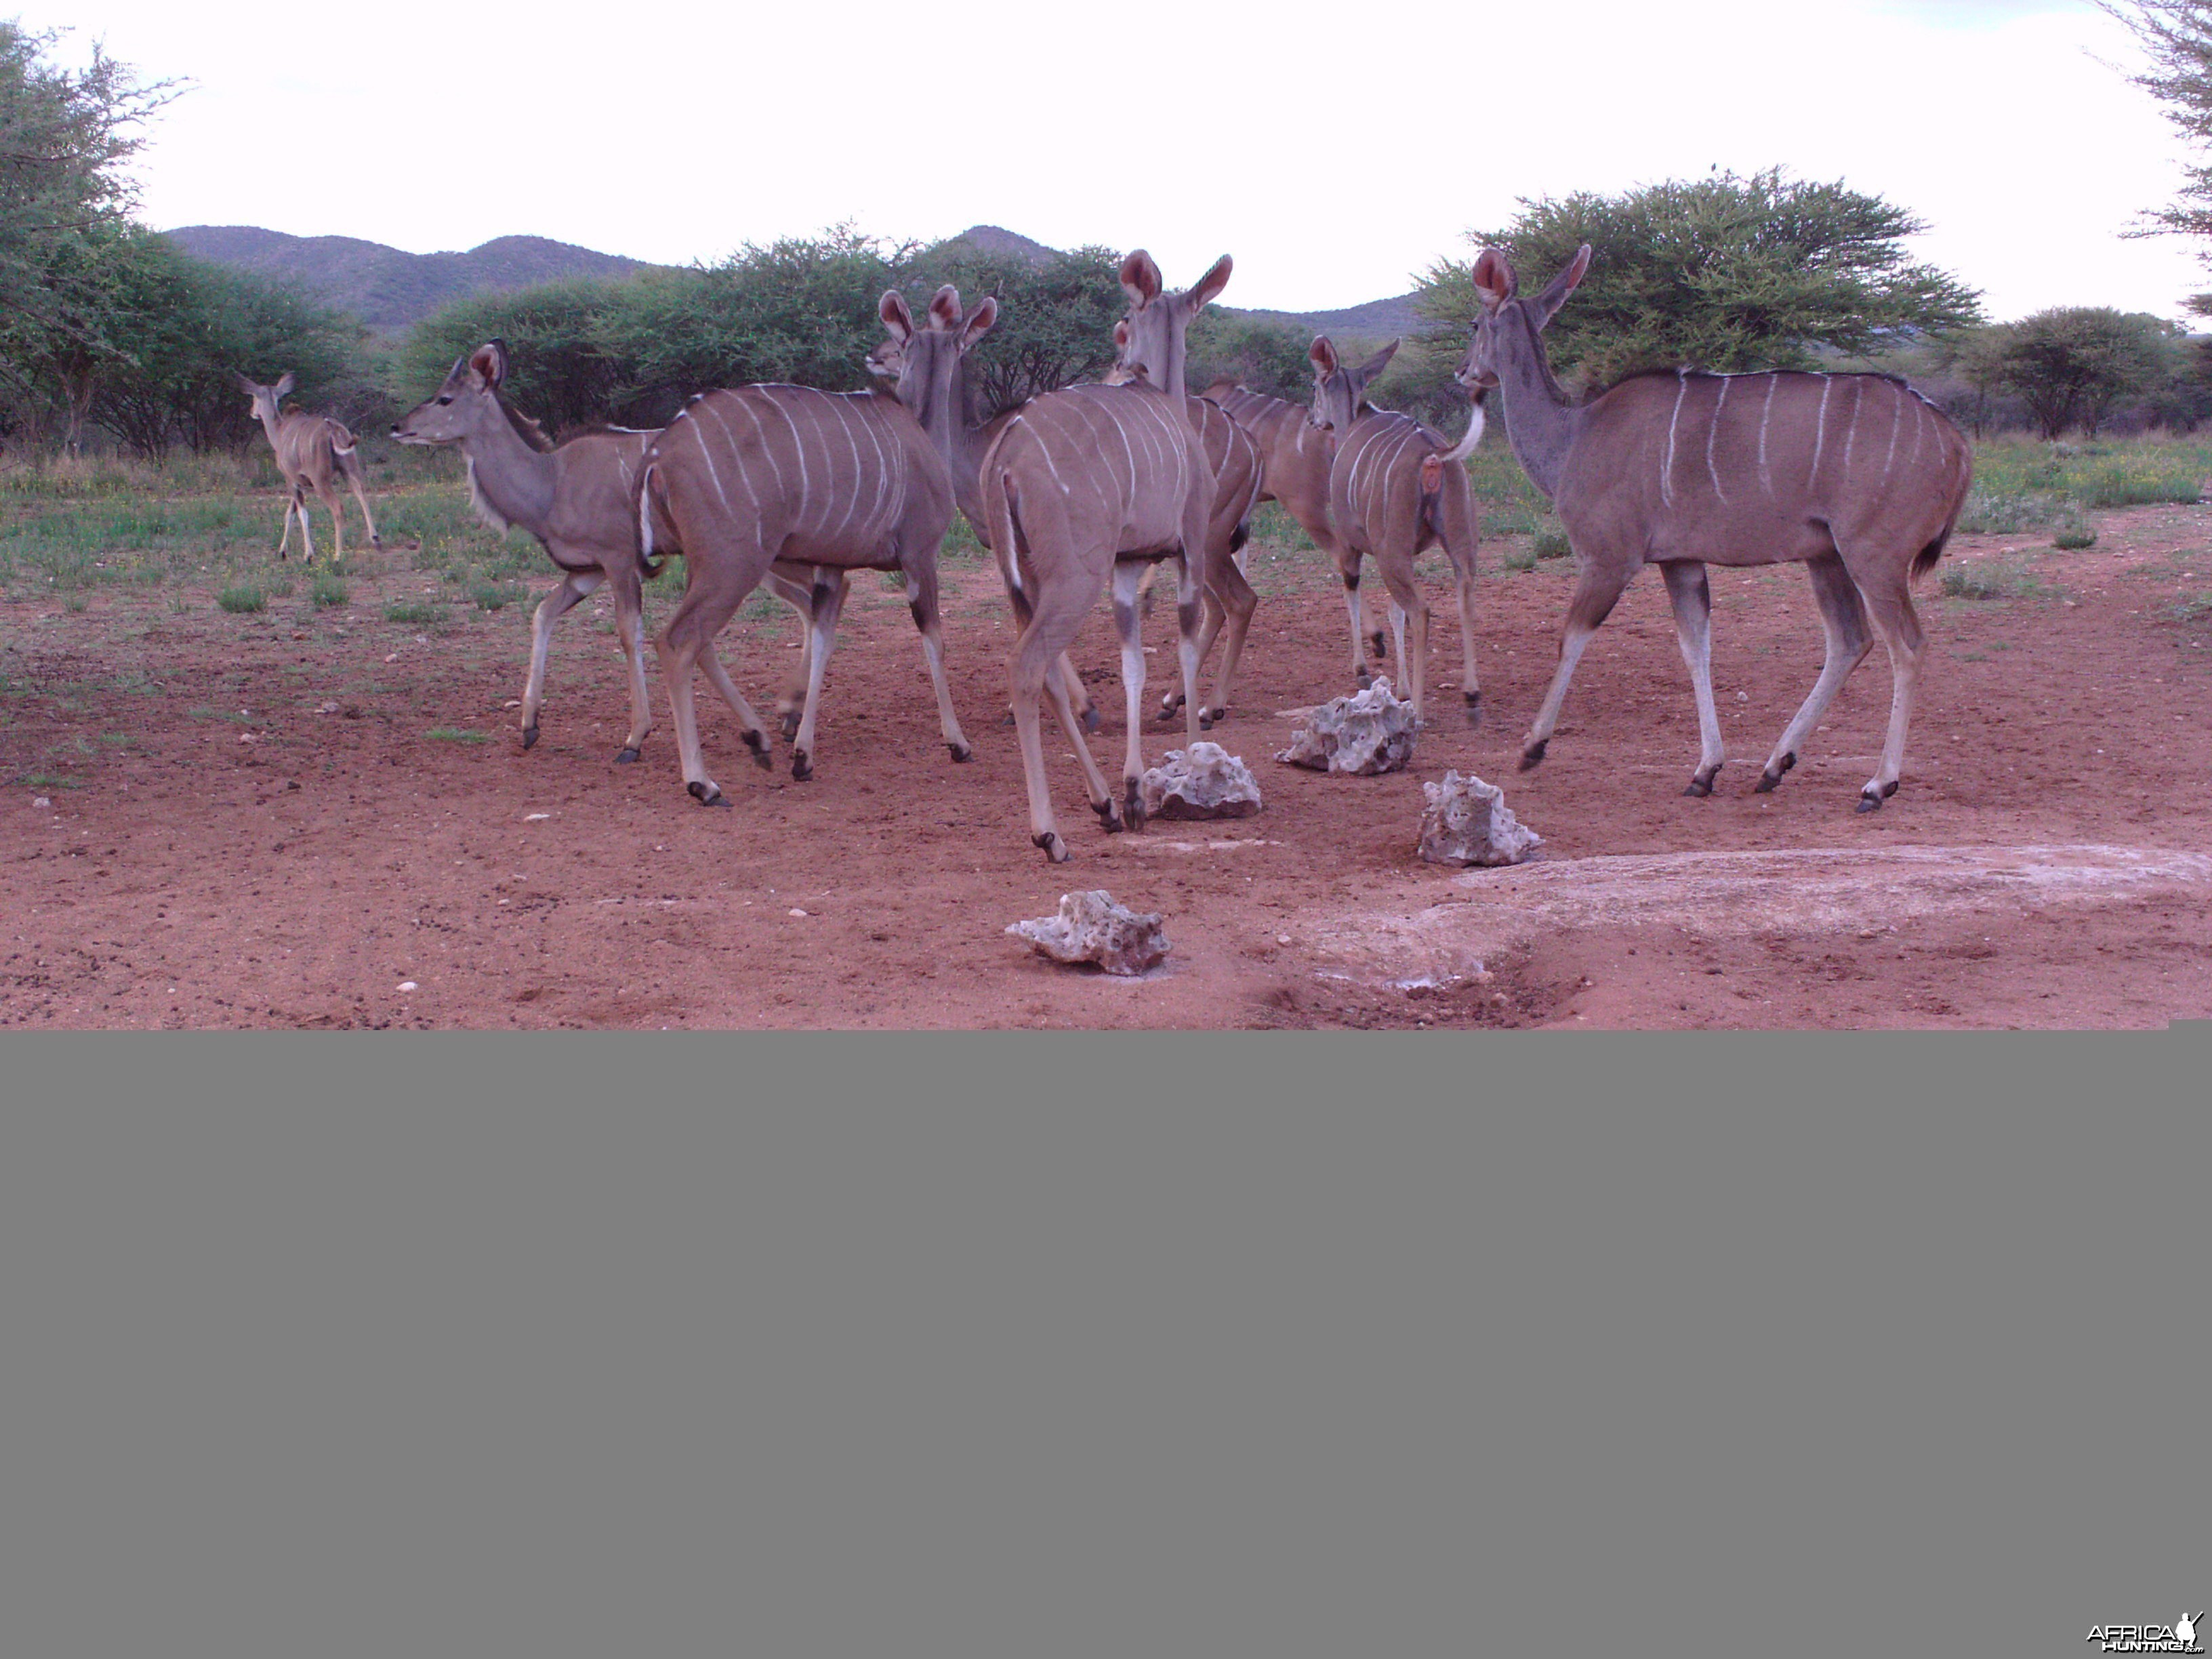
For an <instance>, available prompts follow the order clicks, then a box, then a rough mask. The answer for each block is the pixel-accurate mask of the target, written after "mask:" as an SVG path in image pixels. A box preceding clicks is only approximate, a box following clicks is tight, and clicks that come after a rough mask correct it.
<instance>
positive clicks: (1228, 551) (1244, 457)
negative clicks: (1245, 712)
mask: <svg viewBox="0 0 2212 1659" xmlns="http://www.w3.org/2000/svg"><path fill="white" fill-rule="evenodd" d="M1173 302H1174V301H1173V299H1172V298H1171V297H1170V298H1166V299H1157V300H1155V301H1153V302H1152V304H1153V306H1154V307H1155V308H1157V307H1160V306H1164V305H1170V304H1172V303H1173ZM1134 315H1135V313H1131V315H1130V316H1129V317H1125V318H1123V319H1121V321H1120V322H1118V323H1116V324H1115V325H1114V350H1115V360H1114V366H1113V368H1111V369H1109V371H1108V372H1107V374H1106V384H1107V385H1108V386H1127V385H1131V384H1133V383H1136V382H1139V381H1142V380H1144V379H1145V377H1146V371H1145V369H1144V368H1143V367H1142V366H1141V363H1140V362H1139V359H1138V357H1137V356H1136V355H1135V354H1134V353H1133V349H1132V344H1131V343H1132V341H1133V340H1134V338H1135V332H1134V330H1133V327H1132V326H1131V325H1132V322H1133V319H1134ZM1183 403H1184V409H1185V412H1186V413H1187V414H1188V416H1189V417H1190V423H1191V424H1192V425H1193V426H1194V427H1196V428H1198V435H1199V441H1200V443H1202V444H1204V445H1205V446H1206V465H1207V466H1208V467H1209V468H1211V469H1212V473H1213V498H1212V505H1211V507H1209V508H1208V511H1207V514H1206V596H1205V604H1206V614H1205V619H1204V623H1203V626H1202V627H1201V628H1200V632H1199V636H1198V661H1199V667H1200V670H1201V671H1203V670H1204V668H1205V665H1206V658H1207V656H1208V655H1209V654H1210V653H1212V650H1213V642H1214V641H1215V639H1216V638H1217V637H1218V636H1219V635H1220V634H1221V632H1222V629H1223V628H1224V627H1225V626H1226V628H1227V629H1228V635H1229V637H1228V640H1227V642H1226V643H1225V645H1224V646H1223V647H1222V656H1221V671H1220V674H1219V676H1218V678H1216V679H1215V681H1214V684H1213V698H1212V702H1208V703H1206V704H1205V705H1204V706H1203V707H1201V708H1200V709H1199V711H1198V723H1199V726H1200V727H1201V728H1204V729H1210V728H1211V727H1212V725H1213V723H1214V721H1216V720H1219V719H1220V718H1221V717H1222V716H1223V715H1225V714H1227V713H1228V712H1229V688H1230V685H1231V683H1232V682H1233V681H1234V680H1235V678H1236V677H1237V659H1238V658H1239V657H1241V656H1243V653H1244V639H1245V635H1247V634H1248V633H1249V631H1250V629H1251V626H1252V613H1253V611H1255V610H1256V609H1258V607H1259V603H1260V600H1259V596H1258V594H1256V593H1255V592H1253V589H1252V584H1251V582H1250V581H1249V580H1248V579H1247V578H1246V576H1245V574H1244V562H1243V552H1244V545H1245V544H1246V543H1247V542H1248V541H1249V540H1250V539H1251V535H1252V511H1253V509H1254V508H1255V507H1257V506H1259V504H1260V451H1259V448H1258V447H1257V446H1256V445H1255V444H1254V442H1253V441H1252V436H1251V435H1250V434H1249V433H1248V432H1246V431H1245V430H1244V428H1243V427H1241V426H1239V425H1237V422H1235V421H1233V420H1231V418H1230V417H1229V416H1228V415H1227V413H1226V412H1225V411H1224V410H1223V409H1222V408H1221V406H1220V405H1219V404H1215V403H1211V402H1209V401H1207V400H1206V398H1200V397H1196V396H1186V397H1185V398H1184V400H1183ZM1159 573H1160V567H1159V566H1158V565H1157V564H1154V565H1150V566H1148V567H1146V570H1145V574H1144V576H1143V578H1142V579H1141V580H1139V583H1138V594H1139V598H1141V599H1146V602H1147V603H1149V602H1150V595H1151V592H1152V583H1153V581H1154V580H1155V579H1156V578H1157V577H1158V575H1159ZM1182 702H1183V697H1182V692H1180V691H1170V692H1168V693H1167V694H1166V695H1165V696H1163V697H1162V698H1161V699H1160V718H1161V719H1162V720H1173V719H1174V718H1175V713H1176V709H1178V708H1182Z"/></svg>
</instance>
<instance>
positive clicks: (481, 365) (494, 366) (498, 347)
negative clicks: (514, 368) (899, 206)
mask: <svg viewBox="0 0 2212 1659" xmlns="http://www.w3.org/2000/svg"><path fill="white" fill-rule="evenodd" d="M469 367H470V368H473V369H474V370H476V372H477V374H481V375H482V376H483V383H484V384H485V385H486V386H489V387H490V388H491V389H492V390H493V391H495V392H496V391H498V390H499V388H500V387H501V386H504V385H505V384H506V383H507V342H506V341H504V340H486V341H485V342H484V343H483V344H482V345H480V346H478V347H477V349H475V350H474V351H471V353H469Z"/></svg>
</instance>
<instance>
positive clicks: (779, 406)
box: [768, 397, 814, 530]
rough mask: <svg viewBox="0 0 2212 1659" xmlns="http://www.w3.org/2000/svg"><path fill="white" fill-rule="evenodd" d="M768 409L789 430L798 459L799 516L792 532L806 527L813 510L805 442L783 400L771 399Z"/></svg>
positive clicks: (793, 524) (811, 484) (794, 521)
mask: <svg viewBox="0 0 2212 1659" xmlns="http://www.w3.org/2000/svg"><path fill="white" fill-rule="evenodd" d="M768 401H769V408H771V409H773V410H775V412H776V413H777V414H779V415H781V416H783V423H784V424H785V425H786V426H787V427H789V428H791V447H792V453H794V454H795V455H797V456H798V457H799V516H798V517H797V518H796V519H795V520H793V523H792V526H791V527H792V528H793V530H804V529H805V527H806V520H807V516H808V515H809V514H810V513H812V512H813V510H814V484H813V482H812V480H811V479H810V478H809V477H807V473H806V440H805V438H804V437H802V436H800V435H799V422H796V421H794V420H793V419H792V418H791V411H790V410H787V409H786V408H785V407H784V406H783V399H781V398H775V397H771V398H769V400H768Z"/></svg>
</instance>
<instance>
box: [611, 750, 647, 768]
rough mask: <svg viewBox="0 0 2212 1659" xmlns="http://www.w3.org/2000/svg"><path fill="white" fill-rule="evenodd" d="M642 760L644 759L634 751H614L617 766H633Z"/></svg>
mask: <svg viewBox="0 0 2212 1659" xmlns="http://www.w3.org/2000/svg"><path fill="white" fill-rule="evenodd" d="M643 758H644V757H643V756H641V755H640V754H639V753H638V752H637V750H635V749H618V750H616V751H615V764H616V765H617V766H634V765H635V764H636V763H638V762H639V761H641V760H642V759H643Z"/></svg>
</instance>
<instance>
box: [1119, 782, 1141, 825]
mask: <svg viewBox="0 0 2212 1659" xmlns="http://www.w3.org/2000/svg"><path fill="white" fill-rule="evenodd" d="M1121 816H1122V817H1123V818H1125V819H1126V820H1127V822H1128V825H1129V828H1130V829H1143V828H1144V827H1145V791H1144V787H1143V786H1142V785H1141V784H1139V782H1138V781H1136V779H1134V778H1128V779H1125V780H1124V781H1123V782H1122V786H1121Z"/></svg>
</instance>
